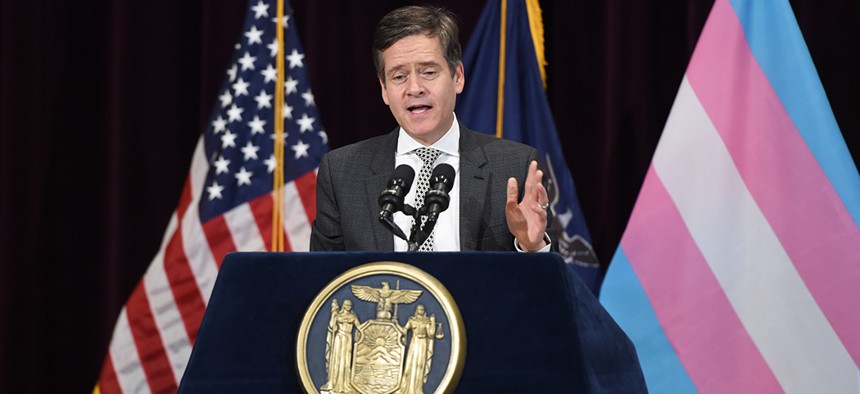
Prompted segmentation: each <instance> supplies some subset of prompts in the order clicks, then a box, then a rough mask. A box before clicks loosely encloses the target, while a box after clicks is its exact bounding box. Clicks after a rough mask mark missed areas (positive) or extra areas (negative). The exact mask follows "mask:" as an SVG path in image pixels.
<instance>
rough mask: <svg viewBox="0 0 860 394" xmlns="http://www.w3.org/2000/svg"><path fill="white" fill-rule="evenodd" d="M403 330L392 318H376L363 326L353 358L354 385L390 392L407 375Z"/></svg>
mask: <svg viewBox="0 0 860 394" xmlns="http://www.w3.org/2000/svg"><path fill="white" fill-rule="evenodd" d="M402 336H403V332H402V331H401V329H400V326H399V325H398V324H397V323H396V322H395V321H392V320H383V319H372V320H368V321H366V322H364V323H362V325H361V330H360V337H359V339H358V340H357V341H356V343H355V348H354V351H353V352H352V354H353V361H352V387H353V388H354V389H355V390H356V391H358V392H359V393H367V394H370V393H379V394H388V393H393V392H394V391H395V390H397V386H398V385H399V384H400V377H401V375H402V374H403V368H402V366H403V354H404V350H405V346H404V344H403V342H402V341H401V338H402Z"/></svg>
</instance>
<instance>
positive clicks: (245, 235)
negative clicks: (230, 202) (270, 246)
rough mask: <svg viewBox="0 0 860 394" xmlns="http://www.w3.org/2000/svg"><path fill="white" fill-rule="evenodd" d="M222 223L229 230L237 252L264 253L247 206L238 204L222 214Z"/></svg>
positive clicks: (255, 222) (256, 228) (251, 214)
mask: <svg viewBox="0 0 860 394" xmlns="http://www.w3.org/2000/svg"><path fill="white" fill-rule="evenodd" d="M224 221H226V222H227V228H229V229H230V235H231V236H232V237H233V243H234V244H235V245H236V250H238V251H265V250H266V244H265V242H263V236H262V235H261V234H260V229H259V227H257V221H256V220H255V219H254V212H252V211H251V207H250V206H249V205H248V204H240V205H238V206H236V208H233V209H231V210H230V211H229V212H226V213H224Z"/></svg>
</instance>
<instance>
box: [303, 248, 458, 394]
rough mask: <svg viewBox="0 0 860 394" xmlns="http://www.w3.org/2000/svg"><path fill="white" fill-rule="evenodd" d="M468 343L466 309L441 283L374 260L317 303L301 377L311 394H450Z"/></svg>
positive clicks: (306, 329)
mask: <svg viewBox="0 0 860 394" xmlns="http://www.w3.org/2000/svg"><path fill="white" fill-rule="evenodd" d="M465 340H466V335H465V327H464V326H463V322H462V318H461V317H460V311H459V310H458V309H457V305H456V303H455V302H454V299H453V298H452V297H451V294H450V293H449V292H448V290H447V289H445V287H444V286H443V285H442V283H440V282H439V281H438V280H437V279H436V278H434V277H432V276H430V275H429V274H427V273H426V272H424V271H422V270H420V269H418V268H415V267H413V266H411V265H408V264H403V263H396V262H377V263H370V264H365V265H362V266H359V267H355V268H353V269H351V270H349V271H347V272H345V273H343V274H341V275H340V276H338V277H337V278H335V279H334V280H333V281H332V282H331V283H329V284H328V285H327V286H326V287H325V288H324V289H323V290H322V291H320V293H319V294H318V295H317V297H316V298H315V299H314V301H313V302H312V303H311V305H310V307H309V308H308V310H307V312H306V313H305V316H304V318H303V319H302V324H301V327H300V329H299V338H298V342H297V345H296V350H297V351H296V356H297V361H298V362H297V366H298V373H299V377H300V379H301V381H302V385H303V386H304V389H305V391H307V392H309V393H319V394H347V393H356V394H393V393H398V394H414V393H425V392H426V393H450V392H453V391H454V387H455V386H456V384H457V380H458V379H459V377H460V373H461V372H462V369H463V364H464V363H465V354H466V352H465V349H466V344H465Z"/></svg>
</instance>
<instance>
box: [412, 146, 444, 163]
mask: <svg viewBox="0 0 860 394" xmlns="http://www.w3.org/2000/svg"><path fill="white" fill-rule="evenodd" d="M415 154H416V155H418V157H420V158H421V160H423V161H424V164H425V165H433V163H435V162H436V159H438V158H439V155H440V154H442V151H440V150H439V149H436V148H428V147H423V148H418V149H415Z"/></svg>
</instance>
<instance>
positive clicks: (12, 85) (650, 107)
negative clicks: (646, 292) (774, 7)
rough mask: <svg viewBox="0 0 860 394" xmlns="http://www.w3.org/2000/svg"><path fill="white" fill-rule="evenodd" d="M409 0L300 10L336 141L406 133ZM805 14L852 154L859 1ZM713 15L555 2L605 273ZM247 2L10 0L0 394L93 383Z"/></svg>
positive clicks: (571, 132) (1, 168) (551, 7)
mask: <svg viewBox="0 0 860 394" xmlns="http://www.w3.org/2000/svg"><path fill="white" fill-rule="evenodd" d="M342 3H347V4H342ZM407 3H410V2H407V1H393V0H386V1H379V0H375V1H362V2H358V1H356V2H341V1H335V0H313V1H310V0H308V1H301V0H294V4H293V8H294V11H295V18H294V21H293V22H294V23H296V24H297V26H298V28H299V30H300V34H301V38H302V41H303V43H304V46H305V51H306V55H307V57H306V59H307V63H306V64H307V67H308V68H309V70H310V73H311V83H312V86H313V88H314V93H315V96H316V102H317V105H318V107H319V109H320V112H321V116H322V121H323V124H324V125H325V128H326V131H327V132H328V135H329V137H330V144H331V146H332V147H339V146H342V145H344V144H347V143H350V142H354V141H357V140H360V139H363V138H366V137H370V136H373V135H377V134H379V133H382V132H384V131H387V130H389V129H390V128H391V127H393V126H394V120H393V118H392V117H391V115H390V113H389V112H388V110H387V108H386V107H385V106H384V105H383V103H382V100H381V99H380V96H379V94H380V93H379V87H378V83H377V81H376V80H375V77H374V72H373V70H372V62H371V59H370V50H369V48H370V42H371V34H372V30H373V27H374V25H375V23H376V21H377V20H378V19H379V18H380V17H381V16H382V15H384V14H385V13H386V12H387V11H389V10H391V9H393V8H395V7H396V6H399V5H403V4H407ZM437 3H438V4H440V5H444V6H447V7H449V8H451V9H453V10H454V11H455V12H456V13H457V14H458V15H459V16H460V17H461V19H462V22H463V23H462V24H463V32H462V37H461V41H462V42H463V44H464V45H465V42H466V40H467V39H468V37H469V35H470V33H471V31H472V29H473V28H474V25H475V23H476V21H477V18H478V15H479V14H480V12H481V9H482V7H483V3H484V1H483V0H472V1H463V0H439V1H437ZM631 3H632V4H631ZM791 3H792V6H793V7H794V10H795V13H796V14H797V18H798V22H799V23H800V27H801V30H802V31H803V33H804V36H805V37H806V41H807V44H808V46H809V48H810V51H811V53H812V57H813V60H814V61H815V63H816V66H817V68H818V70H819V74H820V76H821V79H822V82H823V84H824V87H825V90H826V91H827V93H828V96H829V98H830V102H831V105H832V107H833V110H834V113H835V114H836V119H837V122H838V123H839V125H840V127H841V129H842V132H843V134H844V136H845V138H846V140H847V142H848V144H849V148H850V149H851V150H852V154H853V155H854V157H855V158H856V157H858V155H860V133H858V131H860V115H858V112H860V111H858V109H860V108H858V100H857V99H856V98H855V96H856V94H857V92H860V75H858V73H857V71H856V70H857V64H858V60H860V55H858V46H857V43H856V41H857V38H858V37H860V2H858V1H857V0H831V1H822V0H793V1H792V2H791ZM711 4H712V1H711V0H698V1H695V0H672V1H666V0H646V1H638V2H630V1H623V0H604V1H581V0H556V1H550V0H545V1H542V6H543V9H544V20H545V24H546V39H547V57H548V60H549V63H550V64H549V68H548V75H549V90H548V93H549V97H550V103H551V105H552V110H553V113H554V115H555V120H556V123H557V126H558V130H559V133H560V134H561V135H560V137H561V141H562V144H563V145H564V152H565V155H566V157H567V161H568V164H569V166H570V167H571V171H572V172H573V176H574V179H575V181H576V184H577V188H578V190H579V198H580V202H581V204H582V206H583V210H584V212H585V215H586V220H587V222H588V224H589V227H590V228H591V233H592V237H593V238H594V246H595V249H596V251H597V254H598V257H599V258H600V259H601V262H602V264H604V266H605V265H606V264H607V263H608V262H609V260H610V259H611V256H612V253H613V252H614V249H615V247H616V246H617V244H618V240H619V239H620V237H621V234H622V232H623V230H624V226H625V224H626V220H627V217H628V215H629V213H630V211H631V209H632V206H633V203H634V202H635V199H636V196H637V193H638V191H639V187H640V186H641V183H642V180H643V178H644V174H645V171H646V169H647V166H648V164H649V163H650V159H651V155H652V153H653V151H654V147H655V146H656V144H657V141H658V139H659V136H660V132H661V130H662V127H663V124H664V123H665V121H666V117H667V115H668V113H669V109H670V107H671V105H672V102H673V100H674V97H675V93H676V91H677V89H678V86H679V84H680V81H681V77H682V75H683V73H684V70H685V68H686V65H687V62H688V60H689V57H690V54H691V53H692V50H693V47H694V46H695V42H696V39H697V38H698V35H699V32H700V31H701V28H702V26H703V24H704V22H705V19H706V18H707V14H708V12H709V10H710V7H711ZM245 6H246V1H245V0H222V1H203V0H183V1H172V0H152V1H146V2H141V1H136V2H135V1H119V0H113V1H111V0H85V1H74V2H72V1H67V2H60V1H49V0H30V1H18V0H0V264H2V265H0V319H2V321H0V392H86V391H88V390H90V389H91V387H92V384H93V383H94V382H95V381H96V378H97V376H98V372H99V368H100V365H101V363H102V360H103V358H104V355H105V351H106V348H107V345H108V342H109V340H110V335H111V331H112V328H113V324H114V321H115V319H116V316H117V314H118V312H119V310H120V308H121V307H122V305H123V303H124V302H125V299H126V297H127V296H128V294H129V293H130V292H131V290H132V288H133V287H134V286H135V284H136V283H137V281H138V280H139V279H140V278H141V275H142V274H143V272H144V271H145V269H146V268H147V266H148V264H149V262H150V260H151V259H152V257H153V256H154V255H155V252H156V250H157V249H158V247H159V244H160V242H161V237H162V234H163V231H164V229H165V227H166V225H167V221H168V219H169V217H170V214H171V212H172V211H173V209H174V208H175V205H176V202H177V201H178V198H179V193H180V189H181V186H182V183H183V181H184V178H185V176H186V171H187V169H188V166H189V162H190V158H191V154H192V150H193V147H194V144H195V143H196V141H197V138H198V136H199V134H200V132H201V130H202V129H203V124H204V123H205V121H206V119H207V117H208V115H209V111H210V109H211V106H212V104H213V103H214V102H215V94H216V90H217V88H218V86H219V85H220V83H221V79H222V78H223V76H224V71H225V70H226V66H227V63H228V62H229V60H230V57H231V52H232V46H233V43H234V42H235V41H236V40H237V39H238V38H239V34H240V29H241V24H242V17H243V15H244V11H245ZM466 78H467V88H468V75H467V76H466Z"/></svg>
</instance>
